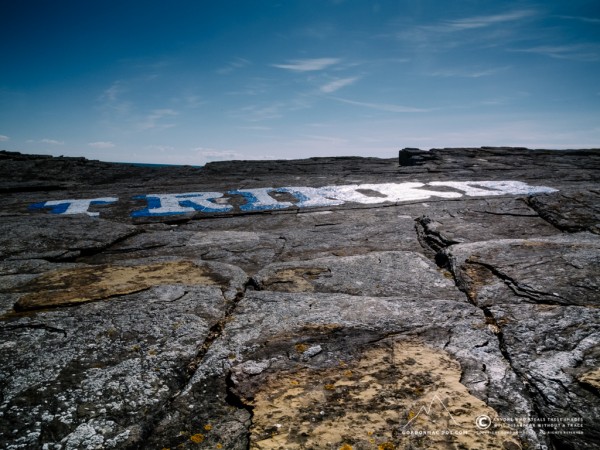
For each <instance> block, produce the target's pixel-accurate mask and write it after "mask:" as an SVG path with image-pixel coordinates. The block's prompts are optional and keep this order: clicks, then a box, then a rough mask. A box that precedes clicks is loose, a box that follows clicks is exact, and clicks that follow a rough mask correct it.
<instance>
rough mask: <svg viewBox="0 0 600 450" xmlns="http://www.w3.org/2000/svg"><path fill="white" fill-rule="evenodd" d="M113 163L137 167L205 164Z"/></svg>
mask: <svg viewBox="0 0 600 450" xmlns="http://www.w3.org/2000/svg"><path fill="white" fill-rule="evenodd" d="M111 164H128V165H130V166H136V167H154V168H160V167H184V166H188V167H194V168H199V167H204V166H190V165H189V164H145V163H132V162H113V163H111Z"/></svg>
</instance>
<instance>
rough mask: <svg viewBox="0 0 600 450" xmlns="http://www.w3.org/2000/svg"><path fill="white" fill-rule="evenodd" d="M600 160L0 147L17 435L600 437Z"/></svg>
mask: <svg viewBox="0 0 600 450" xmlns="http://www.w3.org/2000/svg"><path fill="white" fill-rule="evenodd" d="M599 170H600V151H599V150H575V151H550V150H536V151H531V150H526V149H519V148H489V147H485V148H479V149H438V150H432V151H428V152H424V151H420V150H417V149H405V150H403V151H401V152H400V155H399V158H393V159H375V158H312V159H307V160H299V161H254V162H250V161H232V162H219V163H211V164H208V165H207V166H205V167H203V168H192V167H165V168H151V167H137V166H132V165H126V164H111V163H102V162H98V161H88V160H85V159H83V158H62V157H61V158H51V157H47V156H35V155H23V154H18V153H11V152H0V179H1V180H2V181H1V182H0V198H1V199H2V202H0V448H3V449H4V448H6V449H10V450H16V449H45V450H55V449H56V450H58V449H61V450H62V449H72V450H75V449H90V450H91V449H111V448H112V449H159V450H160V449H175V448H182V449H185V448H187V449H235V450H238V449H239V450H247V449H282V450H288V449H324V450H363V449H377V450H390V449H457V448H473V449H475V448H477V449H479V448H481V449H502V450H518V449H542V448H546V449H552V450H562V449H567V450H575V449H577V450H578V449H584V448H585V449H600V425H599V424H598V421H597V420H596V418H597V417H598V415H599V414H600V331H598V330H600V313H599V312H598V311H599V309H598V307H599V305H600V303H599V302H600V294H599V292H600V286H599V285H600V235H599V225H598V224H599V223H600V222H599V216H598V214H599V211H600V201H599V200H600V198H599V197H600V196H599V188H598V184H597V178H598V177H597V174H598V173H600V172H599ZM503 181H509V182H510V183H498V182H503ZM467 182H468V183H477V182H479V183H480V184H478V185H477V184H469V185H467V184H465V183H467ZM515 182H518V183H515ZM482 183H483V184H482ZM485 183H488V184H487V185H486V184H485ZM494 183H496V184H494ZM361 185H364V188H361ZM426 185H427V186H426ZM290 186H292V187H293V188H290ZM324 186H327V190H326V193H325V194H324V193H323V192H325V191H319V188H322V187H324ZM336 186H343V187H344V188H343V189H342V188H340V189H339V190H338V191H336V190H335V187H336ZM378 186H380V188H379V189H380V191H378V190H377V189H378ZM381 186H383V187H381ZM394 186H405V188H404V189H405V190H404V191H399V190H395V191H394V189H395V188H394ZM406 186H410V188H406ZM486 186H487V187H486ZM494 186H496V189H494ZM498 186H500V187H498ZM511 186H513V187H514V186H516V187H518V189H516V188H515V189H513V191H510V187H511ZM523 186H531V187H539V186H543V187H545V190H543V189H542V190H536V189H531V190H528V189H529V188H524V187H523ZM298 187H299V188H298ZM332 187H333V188H332ZM311 189H312V190H311ZM398 189H399V188H398ZM406 189H408V191H407V190H406ZM419 189H421V191H419ZM426 189H430V190H431V189H432V190H433V191H428V192H433V193H434V194H435V193H437V194H438V195H432V196H430V195H429V194H421V195H418V193H419V192H421V193H422V192H423V191H424V190H426ZM461 189H462V190H461ZM498 189H505V190H504V191H499V190H498ZM248 190H250V191H252V192H254V193H255V194H254V195H255V197H252V196H251V195H250V194H247V193H246V195H245V196H244V195H241V194H239V192H240V191H244V192H247V191H248ZM409 191H410V193H411V195H412V196H410V197H406V196H405V197H402V195H405V194H402V193H399V192H405V193H406V192H409ZM207 192H209V193H211V194H210V195H212V197H211V198H212V200H210V199H209V200H207V202H208V203H202V202H201V201H200V200H198V198H199V194H198V193H207ZM336 192H337V194H336ZM393 192H395V194H394V195H396V196H395V197H393V199H392V200H390V198H392V197H386V195H391V194H390V193H393ZM415 192H417V194H415ZM157 193H161V194H157ZM184 193H187V194H184ZM190 193H191V194H190ZM386 193H387V194H386ZM180 194H182V195H185V196H184V197H179V198H178V197H174V196H175V195H180ZM151 195H155V197H154V198H155V199H156V198H162V199H163V200H162V201H163V202H165V203H164V204H163V205H162V206H159V205H158V204H157V203H156V202H157V201H158V200H152V199H150V200H149V198H150V197H149V196H151ZM161 195H162V196H163V197H160V196H161ZM310 195H313V199H312V200H310ZM335 195H338V197H335ZM156 196H159V197H156ZM307 196H308V197H307ZM319 196H320V197H319ZM339 196H342V197H339ZM340 198H343V199H344V200H343V201H342V200H340ZM404 198H405V199H404ZM64 199H72V200H80V199H90V200H91V199H104V200H102V201H96V202H93V201H88V202H87V203H85V201H84V202H83V203H78V205H81V204H85V207H86V208H87V210H86V209H85V208H83V209H82V207H78V208H79V209H77V208H74V209H73V210H72V212H75V214H70V213H68V212H69V210H68V209H67V205H66V204H64V202H65V201H66V200H64ZM106 199H109V200H110V202H108V201H105V200H106ZM403 199H404V200H403ZM194 201H195V202H196V203H194ZM311 201H312V202H313V203H311ZM45 202H50V203H49V205H50V206H52V205H54V206H52V207H45V206H44V205H45ZM61 202H63V203H61ZM152 202H154V203H152ZM169 202H171V203H169ZM252 202H254V203H252ZM57 204H58V205H59V206H58V207H57V206H56V205H57ZM32 205H33V206H32ZM60 205H62V206H60ZM165 205H167V206H168V208H171V209H168V208H167V206H165ZM169 205H170V206H169ZM190 205H192V206H194V207H193V208H192V207H191V206H190ZM199 205H200V206H199ZM202 205H204V206H202ZM215 205H216V206H215ZM224 205H225V206H224ZM252 205H254V206H255V207H254V209H253V208H252V207H251V206H252ZM265 205H266V206H265ZM159 207H162V208H166V209H164V211H166V212H167V213H168V214H162V215H161V214H152V213H151V212H152V211H162V210H160V209H159ZM211 207H212V208H211ZM135 211H137V212H138V213H137V214H134V212H135ZM140 211H142V213H140ZM144 211H146V212H144ZM57 213H59V214H57Z"/></svg>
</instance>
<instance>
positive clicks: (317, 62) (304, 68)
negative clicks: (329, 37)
mask: <svg viewBox="0 0 600 450" xmlns="http://www.w3.org/2000/svg"><path fill="white" fill-rule="evenodd" d="M340 62H341V59H339V58H313V59H296V60H292V61H289V62H288V63H286V64H272V66H273V67H277V68H279V69H286V70H291V71H294V72H311V71H316V70H323V69H326V68H327V67H330V66H333V65H335V64H338V63H340Z"/></svg>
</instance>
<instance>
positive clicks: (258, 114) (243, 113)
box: [231, 102, 284, 122]
mask: <svg viewBox="0 0 600 450" xmlns="http://www.w3.org/2000/svg"><path fill="white" fill-rule="evenodd" d="M283 108H284V104H283V103H281V102H276V103H270V104H261V105H249V106H244V107H243V108H240V109H238V110H236V111H233V112H232V113H231V115H232V116H233V117H236V118H241V119H244V120H247V121H249V122H260V121H263V120H271V119H279V118H280V117H282V116H283Z"/></svg>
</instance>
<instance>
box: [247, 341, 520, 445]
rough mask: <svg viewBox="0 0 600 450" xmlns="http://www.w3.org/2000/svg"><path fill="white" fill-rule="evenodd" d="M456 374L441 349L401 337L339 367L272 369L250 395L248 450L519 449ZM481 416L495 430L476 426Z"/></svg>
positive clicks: (453, 364)
mask: <svg viewBox="0 0 600 450" xmlns="http://www.w3.org/2000/svg"><path fill="white" fill-rule="evenodd" d="M349 370H350V371H351V372H352V377H351V378H349V377H347V376H346V372H347V371H349ZM460 377H461V369H460V365H459V363H458V362H457V361H455V360H453V359H452V358H451V357H450V356H449V355H448V354H447V353H445V352H443V351H441V350H435V349H432V348H429V347H427V346H425V345H423V344H421V343H415V342H406V341H398V342H392V343H387V344H381V345H379V346H376V347H374V348H371V349H369V350H367V351H365V352H364V353H363V354H362V356H361V357H360V358H359V359H357V360H355V361H348V362H347V363H346V364H344V366H343V367H338V366H335V367H331V368H328V369H320V370H319V369H313V368H303V369H296V370H295V371H293V372H279V373H273V374H271V375H269V376H268V377H267V379H266V380H265V382H264V383H261V384H260V386H259V387H258V391H257V392H255V395H254V401H253V406H254V410H253V411H254V417H253V424H252V428H251V437H250V440H251V445H250V448H252V449H256V450H257V449H261V450H275V449H283V448H285V449H286V450H296V449H298V450H299V449H304V448H329V449H340V448H344V446H350V445H352V447H354V448H357V449H359V448H360V449H363V448H364V449H367V448H368V449H375V448H377V449H381V450H388V449H400V448H409V447H410V446H411V445H412V446H417V447H418V448H436V449H456V448H486V449H490V450H492V449H497V450H500V449H503V448H507V446H508V447H510V446H511V445H513V446H517V447H515V448H519V447H518V446H520V443H519V440H518V436H517V435H516V433H514V434H511V430H510V429H509V428H508V426H507V425H505V424H504V423H503V422H501V421H499V420H494V419H495V418H497V417H498V415H497V414H496V412H495V411H494V410H493V409H492V408H490V407H488V406H487V405H486V404H485V403H484V402H483V401H481V400H479V399H477V398H476V397H474V396H472V395H471V394H470V393H469V392H468V390H467V389H466V387H465V386H463V385H462V384H461V383H460ZM292 380H293V381H294V382H295V383H297V384H294V385H293V386H292V385H291V381H292ZM328 388H329V389H328ZM484 414H485V415H486V416H489V417H490V418H492V423H493V425H492V427H491V428H490V430H491V431H495V432H497V433H487V434H485V433H482V432H480V430H478V429H477V427H476V425H475V420H476V418H477V417H478V416H480V415H484ZM490 430H488V431H490ZM436 433H437V434H436ZM417 444H418V445H417Z"/></svg>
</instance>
